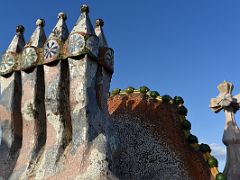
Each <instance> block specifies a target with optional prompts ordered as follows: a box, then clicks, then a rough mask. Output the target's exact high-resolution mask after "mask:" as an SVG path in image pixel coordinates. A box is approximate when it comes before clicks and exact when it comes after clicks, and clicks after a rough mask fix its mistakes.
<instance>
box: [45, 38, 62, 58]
mask: <svg viewBox="0 0 240 180" xmlns="http://www.w3.org/2000/svg"><path fill="white" fill-rule="evenodd" d="M59 49H60V47H59V44H58V42H57V41H56V40H49V41H48V42H47V44H46V45H45V47H44V58H45V60H49V59H53V58H56V57H57V56H58V54H59Z"/></svg>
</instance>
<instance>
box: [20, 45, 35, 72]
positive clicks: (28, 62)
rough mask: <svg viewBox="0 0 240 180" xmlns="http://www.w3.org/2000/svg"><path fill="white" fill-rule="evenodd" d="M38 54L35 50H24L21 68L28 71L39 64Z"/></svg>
mask: <svg viewBox="0 0 240 180" xmlns="http://www.w3.org/2000/svg"><path fill="white" fill-rule="evenodd" d="M37 59H38V57H37V53H36V51H35V49H34V48H31V47H29V48H26V49H24V50H23V54H22V62H21V68H22V69H27V68H30V67H32V66H34V65H36V64H37Z"/></svg>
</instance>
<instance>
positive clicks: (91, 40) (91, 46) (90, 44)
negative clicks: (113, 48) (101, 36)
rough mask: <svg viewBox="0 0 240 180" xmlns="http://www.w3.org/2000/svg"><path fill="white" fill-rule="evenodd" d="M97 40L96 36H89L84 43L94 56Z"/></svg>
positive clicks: (95, 54) (96, 50)
mask: <svg viewBox="0 0 240 180" xmlns="http://www.w3.org/2000/svg"><path fill="white" fill-rule="evenodd" d="M98 42H99V40H98V38H97V37H96V36H90V37H89V38H88V40H87V44H86V48H88V49H89V50H90V52H91V53H92V54H93V55H94V56H96V57H97V56H98Z"/></svg>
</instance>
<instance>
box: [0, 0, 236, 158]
mask: <svg viewBox="0 0 240 180" xmlns="http://www.w3.org/2000/svg"><path fill="white" fill-rule="evenodd" d="M82 3H87V4H88V5H89V6H90V17H91V19H92V23H93V24H94V21H95V19H96V18H99V17H100V18H102V19H104V21H105V26H104V29H105V33H106V36H107V38H108V42H109V45H110V46H111V47H112V48H113V49H114V50H115V74H114V77H113V80H112V85H111V88H116V87H119V88H126V87H128V86H129V85H131V86H134V87H136V88H137V87H139V86H141V85H147V86H148V87H149V88H150V89H152V90H157V91H159V93H160V94H161V95H164V94H169V95H171V96H175V95H180V96H182V97H183V98H184V100H185V105H186V107H187V108H188V109H189V114H188V119H189V120H190V121H191V123H192V133H193V134H195V135H197V136H198V138H199V140H200V141H201V142H204V143H208V144H213V146H214V147H216V146H217V148H215V149H219V148H220V149H221V153H220V154H221V155H218V157H221V159H224V158H225V157H224V155H223V154H224V153H222V152H223V151H224V147H223V146H221V144H222V142H221V140H222V134H223V129H224V124H225V119H224V114H223V112H221V113H219V114H214V113H213V112H211V110H210V109H209V108H208V106H209V101H210V98H212V97H215V96H217V95H218V91H217V88H216V86H217V85H218V84H219V83H220V82H222V81H223V80H227V81H231V82H233V83H234V85H235V91H234V94H237V93H240V76H239V75H240V71H239V67H240V51H239V49H240V11H239V9H240V1H237V0H232V1H221V0H211V1H209V0H201V1H200V0H195V1H193V0H158V1H157V0H155V1H153V0H149V1H129V0H128V1H127V0H121V1H107V0H102V1H99V0H89V1H69V0H61V1H49V0H41V1H32V0H24V1H19V0H11V1H7V0H1V6H0V22H1V29H0V51H1V52H3V51H5V49H6V48H7V46H8V44H9V43H10V41H11V39H12V38H13V36H14V33H15V26H16V25H18V24H23V25H24V26H25V28H26V31H25V39H26V41H28V40H29V37H30V35H31V33H32V32H33V31H34V29H35V21H36V19H37V18H43V19H45V20H46V26H45V31H46V34H47V35H49V33H50V31H51V29H52V28H53V27H54V25H55V23H56V18H57V14H58V12H60V11H64V12H66V13H67V15H68V21H67V24H68V27H69V30H71V29H72V27H73V25H74V23H75V22H76V20H77V18H78V16H79V7H80V4H82ZM238 117H239V118H240V116H238V115H237V118H238ZM222 147H223V149H222ZM219 152H220V150H219V151H217V150H216V154H217V153H219Z"/></svg>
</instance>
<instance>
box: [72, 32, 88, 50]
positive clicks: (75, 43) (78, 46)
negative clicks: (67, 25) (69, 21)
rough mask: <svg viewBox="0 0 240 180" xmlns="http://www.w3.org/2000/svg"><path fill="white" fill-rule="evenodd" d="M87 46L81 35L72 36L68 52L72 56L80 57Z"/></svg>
mask: <svg viewBox="0 0 240 180" xmlns="http://www.w3.org/2000/svg"><path fill="white" fill-rule="evenodd" d="M84 46H85V40H84V37H83V36H82V35H81V34H77V33H76V34H72V35H70V38H69V42H68V52H69V53H70V54H72V55H78V53H79V52H81V50H83V48H84Z"/></svg>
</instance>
